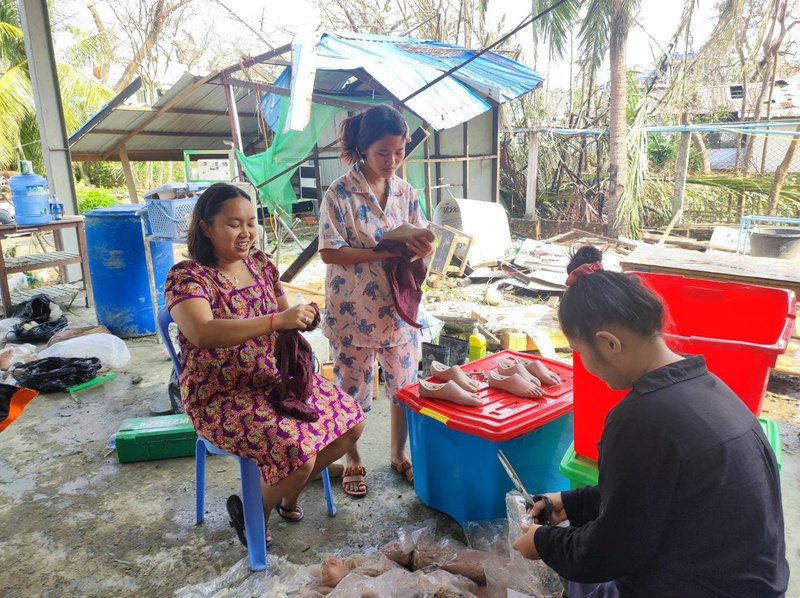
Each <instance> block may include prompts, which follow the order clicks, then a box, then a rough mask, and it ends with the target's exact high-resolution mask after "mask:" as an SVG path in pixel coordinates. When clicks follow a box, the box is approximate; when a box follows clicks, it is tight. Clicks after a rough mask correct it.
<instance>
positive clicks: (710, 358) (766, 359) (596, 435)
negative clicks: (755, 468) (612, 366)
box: [573, 272, 797, 459]
mask: <svg viewBox="0 0 800 598" xmlns="http://www.w3.org/2000/svg"><path fill="white" fill-rule="evenodd" d="M636 275H637V276H639V277H640V278H641V279H642V281H643V282H644V283H645V284H646V285H647V286H648V287H649V288H650V289H652V290H653V291H654V292H656V293H657V294H658V295H659V296H661V298H662V299H663V301H664V304H665V306H666V314H665V315H666V317H665V326H664V337H665V340H666V341H667V344H668V345H669V347H670V348H671V349H672V350H673V351H676V352H678V353H681V354H693V355H698V354H699V355H704V356H705V358H706V363H707V364H708V369H709V370H710V371H711V372H713V373H714V374H716V375H717V376H719V378H720V379H722V381H723V382H725V383H726V384H727V385H728V386H729V387H730V388H731V390H732V391H733V392H734V393H735V394H736V395H737V396H738V397H739V398H740V399H742V401H743V402H744V403H745V404H746V405H747V407H748V408H749V409H750V411H752V412H753V413H754V414H755V415H756V416H757V415H759V413H760V412H761V403H762V401H763V399H764V392H765V391H766V388H767V382H768V380H769V370H770V369H771V368H773V367H775V362H776V360H777V359H778V355H780V354H781V353H783V352H784V351H785V350H786V347H787V345H788V343H789V338H790V337H791V335H792V331H793V330H794V320H795V315H796V310H797V305H796V302H795V296H794V292H793V291H789V290H785V289H775V288H771V287H760V286H755V285H748V284H740V283H735V282H719V281H713V280H699V279H694V278H687V277H684V276H674V275H670V274H653V273H649V272H637V273H636ZM573 368H574V375H575V379H574V393H575V395H574V400H575V412H574V413H575V452H576V453H578V454H579V455H581V456H584V457H589V458H590V459H597V456H598V453H597V443H598V442H599V441H600V436H601V435H602V433H603V427H604V425H605V421H606V416H607V415H608V412H609V411H611V409H612V408H613V407H614V406H615V405H616V404H617V403H619V401H621V400H622V398H623V397H624V396H625V395H626V394H627V393H628V391H615V390H611V389H610V388H608V386H607V385H606V383H605V382H603V381H602V380H600V379H598V378H595V377H594V376H593V375H592V374H590V373H589V372H587V371H586V368H584V367H583V363H581V360H580V356H579V355H578V354H577V353H576V354H575V355H574V362H573Z"/></svg>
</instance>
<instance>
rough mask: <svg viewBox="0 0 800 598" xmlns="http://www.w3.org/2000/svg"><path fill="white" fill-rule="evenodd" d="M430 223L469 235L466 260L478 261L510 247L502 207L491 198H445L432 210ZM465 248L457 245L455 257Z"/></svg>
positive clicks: (499, 254)
mask: <svg viewBox="0 0 800 598" xmlns="http://www.w3.org/2000/svg"><path fill="white" fill-rule="evenodd" d="M433 223H434V224H438V225H440V226H445V225H446V226H450V227H452V228H455V229H456V230H460V231H461V232H463V233H464V234H465V235H469V236H470V237H472V246H471V247H470V250H469V255H468V256H467V260H468V262H469V263H470V265H473V266H475V265H478V264H483V263H486V262H492V261H496V260H498V259H500V258H502V257H503V256H504V255H505V253H506V251H507V250H508V249H509V248H510V247H511V230H510V229H509V227H508V214H506V210H505V208H503V206H502V205H500V204H499V203H495V202H493V201H478V200H475V199H457V198H448V199H445V200H443V201H442V202H441V203H439V205H437V206H436V209H435V210H434V211H433ZM465 249H466V248H463V247H457V248H456V251H455V255H456V257H458V258H459V259H463V258H464V252H465Z"/></svg>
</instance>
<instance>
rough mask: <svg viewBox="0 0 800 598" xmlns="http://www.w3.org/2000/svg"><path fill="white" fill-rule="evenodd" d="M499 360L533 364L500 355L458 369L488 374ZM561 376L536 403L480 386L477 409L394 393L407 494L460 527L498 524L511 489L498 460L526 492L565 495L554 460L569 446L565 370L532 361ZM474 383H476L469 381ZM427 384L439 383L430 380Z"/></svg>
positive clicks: (411, 389) (568, 371) (568, 373)
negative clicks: (401, 414)
mask: <svg viewBox="0 0 800 598" xmlns="http://www.w3.org/2000/svg"><path fill="white" fill-rule="evenodd" d="M504 357H515V358H519V359H526V360H534V359H539V358H536V357H533V356H531V355H526V354H524V353H515V352H513V351H502V352H500V353H496V354H494V355H491V356H489V357H486V358H484V359H481V360H479V361H474V362H472V363H469V364H467V365H464V366H462V369H463V370H464V371H465V372H467V373H476V372H483V373H488V372H489V371H490V370H492V369H494V368H495V367H496V364H497V362H498V361H499V360H500V359H502V358H504ZM539 360H540V361H542V362H544V363H545V365H547V367H548V368H550V369H551V370H552V371H554V372H555V373H557V374H558V375H559V376H560V377H561V380H562V382H561V384H559V385H557V386H551V387H545V389H546V390H547V395H546V396H544V397H540V398H536V399H525V398H521V397H516V396H513V395H509V394H508V393H504V392H502V391H498V390H496V389H493V388H489V387H488V385H487V384H486V383H485V382H481V388H480V389H479V390H478V394H479V395H480V396H481V398H482V399H483V400H484V403H483V405H481V406H479V407H466V406H462V405H457V404H455V403H450V402H448V401H443V400H435V399H426V398H423V397H420V396H419V385H418V384H414V385H411V386H408V387H406V388H404V389H402V390H401V391H400V392H399V393H398V400H399V401H400V402H401V403H403V404H404V405H405V406H406V409H407V414H408V432H409V438H410V443H411V458H412V460H413V462H414V490H415V491H416V493H417V496H418V497H419V498H420V500H421V501H422V502H423V503H425V504H426V505H427V506H429V507H431V508H433V509H436V510H438V511H442V512H444V513H447V514H448V515H450V516H451V517H452V518H453V519H455V520H456V521H458V522H459V523H460V524H462V525H463V524H464V522H466V521H480V520H485V519H497V518H505V516H506V507H505V496H506V493H507V492H508V491H509V490H513V489H514V487H513V485H512V483H511V480H509V478H508V476H507V475H506V472H505V470H504V469H503V466H502V465H501V464H500V461H499V460H498V458H497V451H498V449H500V450H502V451H503V453H505V455H506V457H508V459H509V461H510V462H511V464H512V465H513V466H514V469H515V470H516V471H517V473H518V474H519V476H520V477H521V478H522V483H523V484H524V485H525V488H526V489H527V490H528V491H529V492H531V493H538V492H554V491H558V490H566V489H568V488H569V481H568V480H567V478H565V477H564V476H563V475H562V474H561V472H560V471H559V468H558V466H559V461H560V459H561V456H562V455H563V454H564V451H566V449H567V447H568V446H569V445H570V443H571V442H572V368H571V367H570V366H568V365H565V364H563V363H560V362H557V361H551V360H548V359H539ZM473 379H475V380H476V381H479V380H478V378H473ZM429 380H431V381H432V382H441V380H438V379H437V378H435V377H431V378H429Z"/></svg>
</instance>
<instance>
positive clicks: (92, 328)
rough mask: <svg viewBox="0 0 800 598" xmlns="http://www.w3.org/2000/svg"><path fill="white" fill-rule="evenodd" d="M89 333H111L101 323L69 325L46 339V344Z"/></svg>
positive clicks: (49, 344) (49, 345)
mask: <svg viewBox="0 0 800 598" xmlns="http://www.w3.org/2000/svg"><path fill="white" fill-rule="evenodd" d="M89 334H111V331H110V330H109V329H108V328H106V327H105V326H103V325H101V324H89V325H87V326H69V327H67V328H64V329H63V330H59V331H58V332H56V333H55V334H54V335H53V337H52V338H51V339H50V340H49V341H47V346H48V347H52V346H53V345H55V344H56V343H60V342H61V341H65V340H68V339H71V338H76V337H79V336H87V335H89Z"/></svg>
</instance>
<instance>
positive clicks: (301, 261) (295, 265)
mask: <svg viewBox="0 0 800 598" xmlns="http://www.w3.org/2000/svg"><path fill="white" fill-rule="evenodd" d="M317 249H319V237H318V236H317V237H314V240H313V241H311V243H309V244H308V245H307V246H306V248H305V249H303V251H302V252H301V253H300V255H298V256H297V258H296V259H295V260H294V262H292V264H291V265H290V266H289V267H288V268H287V269H286V272H284V273H283V274H282V275H281V282H292V281H293V280H294V279H295V277H296V276H297V275H298V274H300V271H301V270H302V269H303V268H305V267H306V266H307V265H308V262H310V261H311V258H313V257H314V256H315V255H316V254H317Z"/></svg>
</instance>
